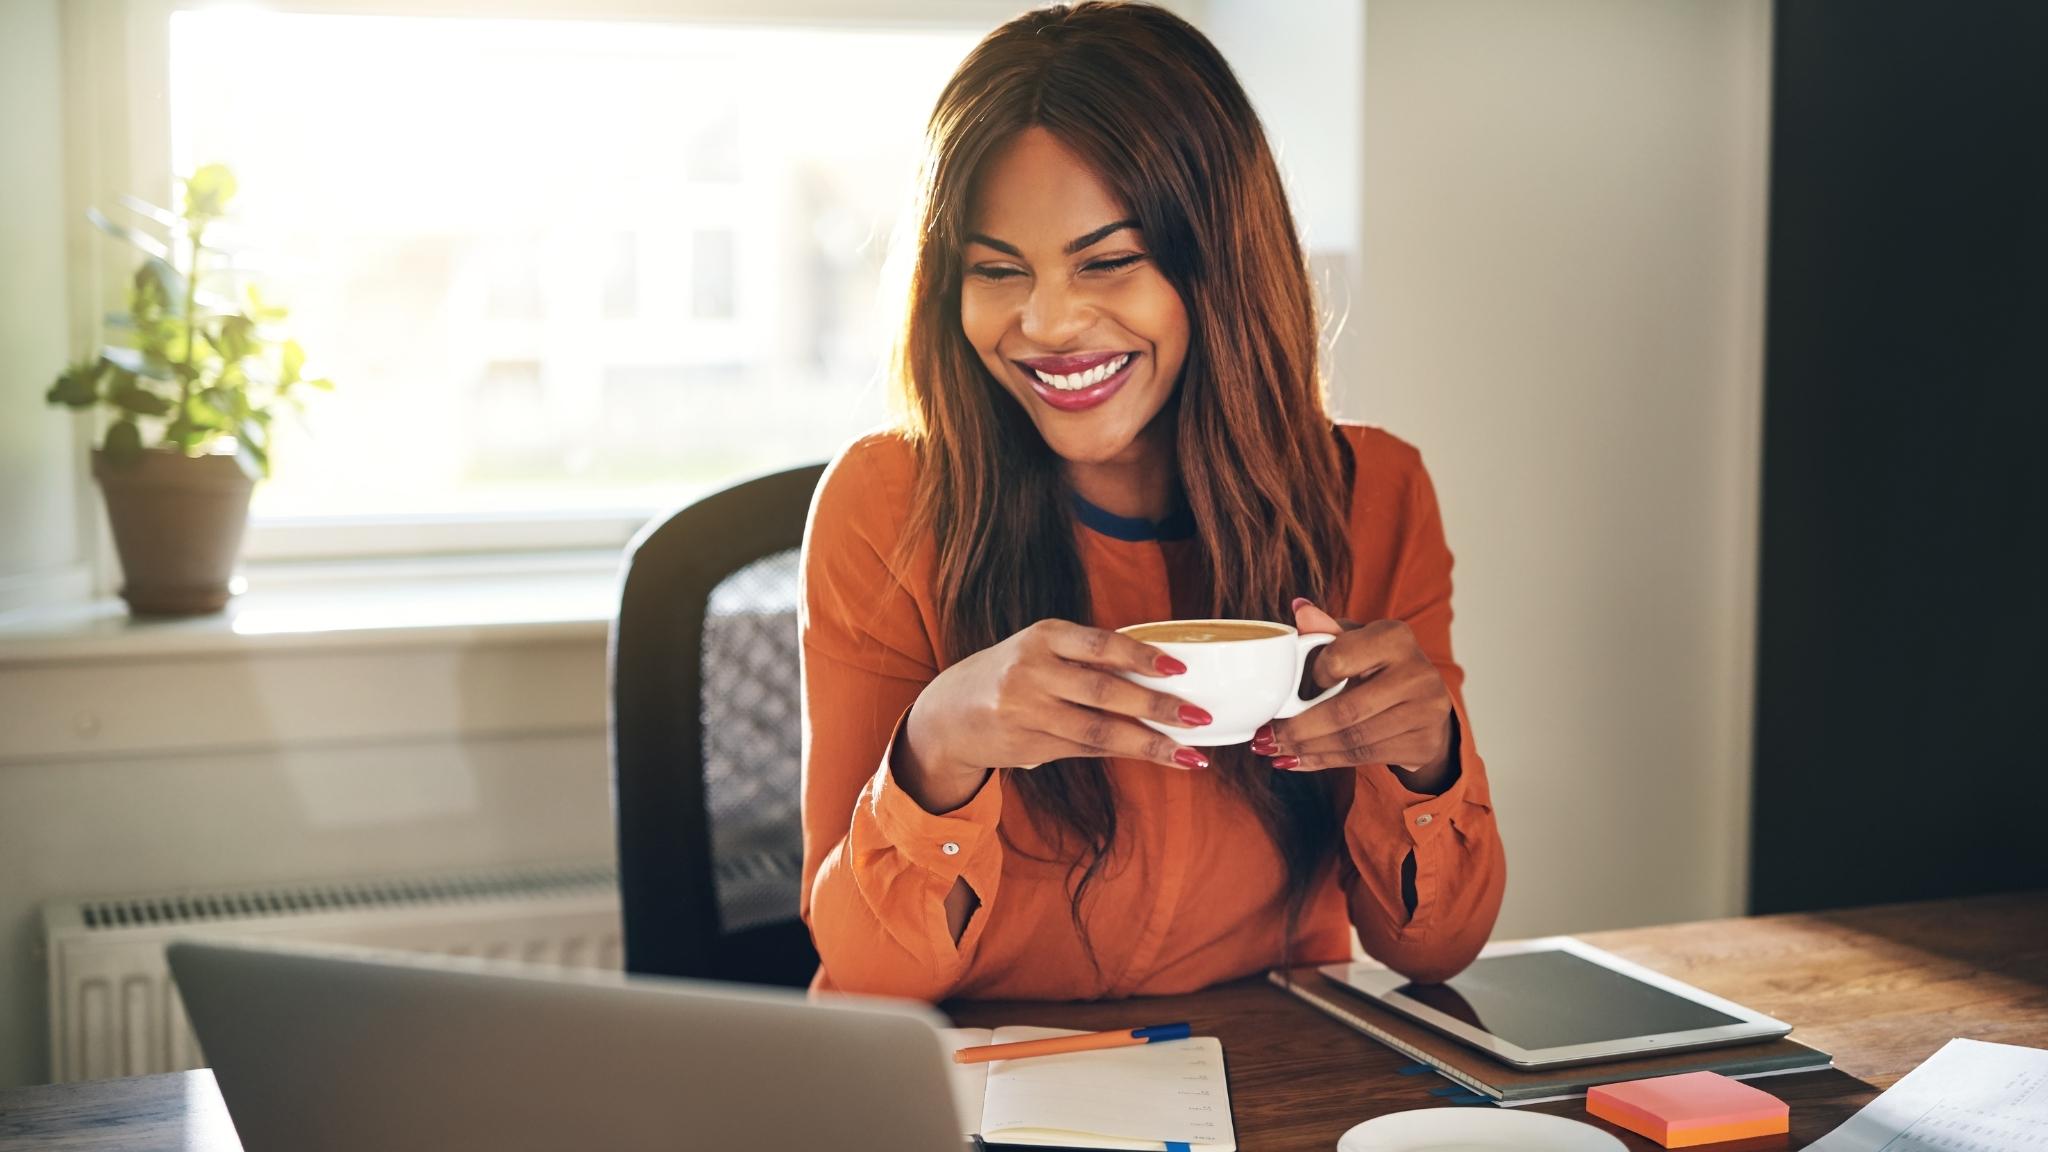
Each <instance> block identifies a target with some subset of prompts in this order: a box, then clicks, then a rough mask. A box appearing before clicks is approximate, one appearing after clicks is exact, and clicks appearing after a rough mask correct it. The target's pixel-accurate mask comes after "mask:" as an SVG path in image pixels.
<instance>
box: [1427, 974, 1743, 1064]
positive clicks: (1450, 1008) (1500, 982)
mask: <svg viewBox="0 0 2048 1152" xmlns="http://www.w3.org/2000/svg"><path fill="white" fill-rule="evenodd" d="M1394 994H1395V995H1398V996H1406V997H1408V998H1409V999H1411V1000H1415V1001H1419V1002H1420V1003H1423V1004H1426V1005H1428V1006H1429V1007H1431V1008H1434V1009H1436V1010H1437V1011H1439V1012H1441V1013H1443V1014H1444V1015H1446V1016H1449V1017H1451V1018H1452V1019H1455V1020H1463V1021H1464V1022H1465V1023H1467V1024H1470V1025H1472V1026H1473V1027H1475V1028H1478V1029H1480V1030H1482V1031H1485V1032H1491V1033H1492V1034H1494V1035H1495V1036H1498V1037H1500V1038H1501V1039H1503V1040H1506V1041H1507V1042H1508V1043H1510V1044H1514V1045H1516V1046H1518V1047H1521V1048H1527V1049H1536V1048H1561V1047H1566V1046H1569V1045H1573V1044H1594V1043H1598V1042H1600V1041H1603V1040H1623V1039H1627V1038H1628V1037H1631V1036H1650V1035H1654V1034H1656V1033H1659V1032H1689V1031H1691V1030H1693V1029H1695V1028H1716V1027H1720V1026H1722V1025H1727V1024H1740V1023H1742V1021H1741V1020H1739V1019H1737V1018H1735V1017H1733V1016H1730V1015H1728V1014H1727V1013H1725V1012H1716V1011H1715V1010H1713V1009H1712V1008H1708V1007H1706V1006H1704V1005H1701V1004H1695V1003H1693V1002H1692V1001H1691V1000H1687V999H1685V998H1684V997H1682V996H1675V995H1673V994H1671V993H1669V992H1666V991H1664V990H1663V989H1661V988H1654V987H1651V986H1650V985H1648V984H1644V983H1642V982H1640V981H1637V980H1633V979H1630V978H1629V977H1627V976H1624V975H1622V974H1621V973H1619V972H1616V971H1614V970H1612V969H1610V968H1603V967H1601V966H1600V965H1598V964H1595V963H1593V962H1592V961H1590V960H1585V959H1582V958H1580V957H1578V956H1574V955H1572V954H1571V953H1570V952H1522V953H1517V954H1514V955H1510V956H1485V957H1481V958H1480V959H1478V960H1475V961H1473V962H1472V966H1471V967H1470V968H1467V969H1465V970H1464V971H1463V972H1460V973H1459V974H1458V975H1456V976H1453V977H1452V978H1451V979H1450V982H1449V983H1446V984H1403V985H1401V986H1400V987H1399V988H1396V989H1394Z"/></svg>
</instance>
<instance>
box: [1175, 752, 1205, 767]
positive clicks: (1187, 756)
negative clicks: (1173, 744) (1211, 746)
mask: <svg viewBox="0 0 2048 1152" xmlns="http://www.w3.org/2000/svg"><path fill="white" fill-rule="evenodd" d="M1173 762H1174V763H1175V764H1178V765H1180V766H1181V767H1183V768H1207V767H1208V766H1209V758H1208V757H1207V756H1204V755H1202V754H1201V753H1200V752H1197V751H1195V750H1194V749H1193V748H1182V749H1181V750H1180V751H1178V752H1175V753H1174V754H1173Z"/></svg>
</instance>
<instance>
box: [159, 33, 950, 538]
mask: <svg viewBox="0 0 2048 1152" xmlns="http://www.w3.org/2000/svg"><path fill="white" fill-rule="evenodd" d="M978 34H979V33H978V32H977V31H974V30H971V29H962V30H959V31H957V32H932V31H919V32H899V31H886V32H884V31H858V30H855V31H848V30H844V29H840V28H833V29H793V28H783V27H777V28H773V29H768V28H759V29H752V28H734V27H730V26H717V27H710V26H704V27H700V26H692V25H681V24H654V25H649V24H631V25H625V24H604V23H595V22H585V21H513V20H475V19H428V18H413V17H367V16H327V15H293V14H278V13H261V12H250V11H246V10H243V11H219V10H216V11H201V12H180V13H177V14H175V15H174V16H173V17H172V21H171V53H172V61H171V64H172V69H171V75H172V84H171V93H170V96H171V115H172V124H173V155H174V160H175V163H176V166H177V168H178V170H179V171H180V172H187V171H190V170H191V169H192V168H194V167H196V166H198V165H200V164H204V163H211V162H214V161H221V162H225V163H227V164H230V165H232V166H233V167H234V169H235V172H236V175H237V176H238V178H239V182H240V187H241V192H240V195H239V197H238V200H237V208H238V214H239V221H238V224H239V225H240V227H239V228H238V232H239V233H241V234H245V235H247V236H249V237H251V238H253V239H255V240H256V241H257V242H259V243H260V249H259V250H258V251H256V252H254V253H252V256H253V257H254V259H253V260H252V263H258V264H260V266H261V267H262V268H263V269H264V270H265V280H264V284H265V287H266V288H267V289H268V290H269V292H270V294H271V295H273V296H275V297H278V298H280V299H281V300H282V301H283V302H284V303H286V304H288V305H289V306H291V308H292V318H291V320H290V325H291V332H292V335H294V336H295V337H296V338H297V339H299V340H300V342H301V343H303V344H304V345H305V347H306V349H307V352H308V353H309V356H310V358H311V360H310V362H309V367H314V366H317V367H318V368H319V369H320V370H321V372H322V373H323V374H325V375H328V376H331V377H333V379H334V380H335V381H336V383H337V389H336V390H335V392H333V393H332V394H330V395H324V396H318V397H315V401H316V402H315V404H314V405H313V411H312V413H311V415H310V417H309V421H308V423H309V424H310V429H309V430H307V431H305V432H301V431H300V430H299V429H297V428H295V427H284V428H281V429H280V430H279V432H278V435H277V437H276V441H277V442H276V444H275V446H274V451H273V456H274V460H275V468H276V472H275V477H274V479H273V480H272V481H271V482H270V483H268V484H265V485H263V486H262V487H261V488H260V489H259V491H258V494H257V503H256V513H257V516H258V518H259V521H260V520H261V519H263V518H274V517H298V516H325V515H336V516H358V515H380V514H402V513H417V512H489V511H522V510H532V511H543V510H545V511H560V510H564V509H574V508H578V507H585V508H592V509H596V508H607V509H610V508H621V507H626V508H653V507H659V506H663V505H666V504H669V503H672V502H674V501H676V500H678V499H683V498H686V497H687V496H688V495H689V494H690V493H692V492H694V491H697V490H700V489H702V488H704V487H706V486H709V485H715V484H717V483H721V482H723V481H725V480H727V479H730V478H732V477H733V476H735V475H738V474H742V473H746V472H751V471H757V470H761V469H767V468H773V467H779V466H783V465H787V464H794V463H798V462H801V461H805V460H815V459H822V458H824V457H825V456H826V455H828V454H829V453H830V452H831V451H832V450H833V449H834V448H835V447H837V446H838V445H839V444H840V443H842V442H843V441H844V440H845V439H846V438H848V437H849V436H852V435H853V434H855V433H857V432H859V431H861V430H862V429H864V428H867V427H870V426H872V425H874V424H875V423H877V422H878V421H880V420H882V419H884V418H885V417H886V415H887V411H886V407H885V404H884V398H883V396H882V392H881V389H880V388H879V386H878V384H877V380H878V379H879V375H878V373H879V369H880V366H881V364H882V362H883V358H884V354H885V351H886V344H887V341H888V339H889V336H890V332H889V320H890V317H889V316H888V309H889V308H890V307H891V306H893V304H894V302H893V301H886V302H885V301H880V300H878V299H877V288H878V286H879V283H878V281H879V275H880V270H881V264H882V259H883V256H884V254H885V252H886V249H887V245H888V238H889V233H890V230H891V229H892V227H894V226H895V224H896V223H897V214H898V213H899V212H900V211H901V209H902V205H903V204H904V203H905V201H906V200H907V198H908V196H909V191H910V184H911V180H912V179H913V177H914V172H915V167H916V162H917V149H918V145H919V138H920V134H921V131H922V129H923V125H924V119H925V117H926V115H927V114H928V113H929V112H930V110H931V105H932V103H933V101H934V100H935V99H936V98H937V94H938V90H939V88H940V87H941V85H943V83H944V82H945V78H946V77H947V75H948V74H950V72H951V71H952V69H953V68H954V67H955V65H957V64H958V62H959V61H960V59H961V58H962V57H963V56H964V55H965V54H966V52H967V50H968V49H969V48H970V47H972V45H973V43H974V41H975V39H976V38H977V36H978ZM820 94H829V95H820Z"/></svg>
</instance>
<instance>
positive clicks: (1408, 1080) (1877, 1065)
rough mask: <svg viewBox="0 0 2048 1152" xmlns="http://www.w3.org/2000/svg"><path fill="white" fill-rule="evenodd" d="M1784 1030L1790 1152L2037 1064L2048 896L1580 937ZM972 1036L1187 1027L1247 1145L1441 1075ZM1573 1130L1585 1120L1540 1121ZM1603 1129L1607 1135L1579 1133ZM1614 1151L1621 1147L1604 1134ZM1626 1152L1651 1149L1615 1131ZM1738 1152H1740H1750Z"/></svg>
mask: <svg viewBox="0 0 2048 1152" xmlns="http://www.w3.org/2000/svg"><path fill="white" fill-rule="evenodd" d="M1584 939H1586V940H1588V941H1589V942H1591V943H1594V944H1597V945H1599V946H1600V947H1602V948H1606V949H1608V950H1609V951H1612V952H1616V953H1619V954H1621V955H1623V956H1626V957H1628V958H1629V959H1631V960H1634V961H1637V962H1638V963H1641V964H1646V965H1648V966H1649V967H1652V968H1655V969H1657V970H1659V971H1661V972H1666V973H1669V974H1671V975H1673V976H1676V977H1678V978H1679V979H1682V980H1686V981H1688V982H1690V983H1693V984H1697V985H1699V986H1700V987H1702V988H1705V989H1707V990H1708V991H1710V992H1714V993H1717V994H1719V995H1722V996H1725V997H1728V998H1729V999H1732V1000H1736V1001H1739V1002H1741V1003H1744V1004H1747V1005H1749V1006H1750V1007H1752V1008H1755V1009H1757V1010H1758V1011H1761V1012H1766V1013H1769V1014H1770V1015H1772V1016H1776V1017H1778V1018H1779V1019H1781V1020H1788V1021H1790V1022H1791V1023H1792V1024H1793V1025H1794V1026H1795V1028H1796V1031H1795V1033H1794V1034H1795V1035H1797V1036H1798V1037H1799V1038H1800V1039H1802V1040H1805V1041H1807V1042H1808V1043H1811V1044H1814V1045H1816V1046H1818V1047H1820V1048H1824V1049H1826V1050H1828V1051H1829V1052H1832V1053H1834V1056H1835V1064H1836V1067H1835V1068H1834V1069H1832V1070H1828V1071H1823V1072H1807V1073H1800V1074H1798V1075H1792V1076H1779V1077H1773V1078H1771V1079H1770V1080H1769V1081H1767V1082H1765V1084H1764V1086H1765V1087H1766V1088H1768V1089H1769V1090H1770V1091H1771V1092H1772V1093H1774V1094H1776V1095H1778V1096H1779V1097H1781V1098H1783V1099H1784V1100H1786V1101H1788V1102H1789V1103H1790V1104H1791V1105H1792V1137H1791V1139H1790V1140H1789V1141H1778V1142H1776V1143H1766V1144H1764V1145H1761V1146H1762V1147H1773V1148H1776V1147H1783V1148H1799V1147H1803V1146H1805V1145H1806V1144H1807V1143H1809V1142H1810V1141H1812V1140H1814V1139H1816V1138H1818V1137H1819V1136H1820V1135H1822V1134H1823V1133H1825V1132H1827V1131H1829V1130H1830V1129H1832V1128H1834V1127H1835V1125H1837V1124H1839V1123H1841V1122H1842V1121H1843V1120H1844V1119H1846V1118H1847V1117H1848V1116H1849V1115H1850V1114H1851V1113H1853V1112H1855V1111H1856V1109H1858V1108H1860V1107H1862V1106H1863V1105H1864V1104H1866V1103H1868V1102H1869V1101H1870V1100H1871V1098H1872V1097H1874V1096H1876V1095H1877V1093H1878V1091H1880V1090H1881V1089H1883V1088H1885V1087H1888V1086H1889V1085H1890V1084H1891V1083H1892V1082H1893V1081H1895V1080H1897V1079H1898V1078H1899V1077H1900V1076H1902V1075H1904V1074H1905V1073H1906V1072H1908V1071H1910V1070H1911V1069H1912V1068H1913V1067H1914V1066H1915V1065H1916V1064H1918V1063H1920V1062H1921V1061H1922V1060H1925V1059H1926V1058H1927V1057H1929V1056H1931V1055H1933V1053H1934V1051H1935V1050H1936V1049H1937V1048H1940V1047H1941V1046H1942V1044H1944V1043H1946V1042H1947V1041H1948V1040H1949V1039H1950V1038H1951V1037H1954V1036H1969V1037H1973V1038H1975V1039H1979V1040H1992V1041H1998V1042H2001V1043H2007V1044H2027V1045H2032V1046H2035V1047H2048V893H2030V894H2024V895H2015V896H1999V897H1986V898H1981V899H1975V900H1961V901H1940V902H1935V903H1928V904H1900V905H1891V906H1887V907H1880V908H1864V909H1857V910H1854V911H1849V912H1830V913H1822V914H1816V915H1799V916H1773V917H1763V918H1758V919H1744V920H1722V921H1711V922H1706V923H1698V924H1675V925H1667V926H1664V927H1658V928H1638V929H1630V930H1628V931H1622V932H1596V933H1591V934H1588V935H1586V936H1585V937H1584ZM948 1007H949V1008H950V1009H952V1011H953V1015H954V1016H955V1017H956V1018H957V1019H958V1020H959V1021H960V1022H961V1023H963V1024H973V1025H983V1026H989V1025H996V1024H1048V1025H1063V1026H1068V1027H1076V1028H1111V1027H1118V1026H1126V1025H1129V1024H1131V1023H1133V1022H1143V1021H1164V1020H1187V1021H1189V1022H1191V1023H1192V1024H1193V1025H1194V1026H1195V1030H1196V1031H1197V1032H1198V1033H1207V1034H1212V1035H1215V1036H1219V1037H1221V1038H1222V1039H1223V1049H1224V1054H1225V1057H1226V1059H1227V1060H1228V1061H1229V1064H1230V1094H1231V1100H1232V1103H1233V1104H1234V1105H1235V1108H1234V1111H1235V1113H1236V1116H1235V1119H1236V1124H1237V1134H1238V1143H1239V1146H1240V1147H1242V1148H1244V1149H1246V1152H1288V1150H1293V1149H1300V1150H1303V1152H1308V1150H1314V1152H1329V1150H1330V1149H1332V1148H1333V1147H1335V1145H1336V1142H1337V1137H1338V1136H1339V1135H1340V1134H1341V1133H1343V1132H1344V1130H1345V1129H1347V1128H1349V1127H1351V1126H1352V1125H1353V1124H1356V1123H1358V1122H1359V1121H1361V1120H1364V1119H1367V1118H1369V1117H1372V1116H1376V1115H1379V1114H1381V1113H1384V1112H1391V1111H1399V1110H1401V1109H1407V1108H1426V1107H1430V1106H1432V1105H1436V1104H1438V1103H1439V1102H1438V1101H1437V1100H1436V1099H1435V1098H1434V1097H1431V1096H1430V1095H1428V1088H1429V1087H1431V1086H1433V1085H1434V1084H1440V1083H1443V1081H1440V1080H1436V1079H1435V1078H1434V1077H1420V1076H1415V1077H1406V1076H1401V1075H1398V1074H1397V1073H1396V1072H1395V1069H1397V1068H1399V1067H1401V1066H1403V1065H1404V1064H1406V1063H1407V1060H1406V1059H1405V1058H1404V1057H1401V1056H1398V1055H1396V1054H1395V1053H1394V1052H1392V1051H1390V1050H1388V1049H1385V1048H1382V1047H1380V1046H1379V1045H1377V1044H1375V1043H1373V1042H1372V1041H1371V1040H1369V1039H1367V1038H1366V1037H1364V1036H1362V1035H1360V1034H1358V1033H1356V1032H1353V1031H1351V1030H1350V1029H1348V1028H1346V1027H1344V1026H1343V1025H1341V1024H1338V1023H1337V1022H1336V1021H1334V1020H1330V1019H1328V1018H1326V1017H1324V1016H1322V1015H1321V1014H1319V1013H1317V1012H1316V1011H1315V1010H1314V1009H1312V1008H1310V1007H1309V1006H1308V1005H1306V1004H1303V1003H1301V1002H1300V1001H1298V1000H1295V999H1294V998H1292V997H1290V996H1287V995H1285V994H1284V993H1282V992H1280V991H1279V990H1277V989H1274V988H1271V987H1268V986H1267V985H1266V984H1265V983H1264V982H1263V981H1242V982H1239V983H1236V984H1230V985H1225V986H1223V987H1220V988H1212V989H1210V990H1208V991H1206V992H1200V993H1196V994H1194V995H1191V996H1176V997H1169V998H1164V999H1158V1000H1148V1001H1139V1002H1123V1003H1118V1002H1105V1003H1092V1004H957V1005H949V1006H948ZM1536 1107H1537V1108H1539V1109H1540V1110H1542V1111H1546V1112H1555V1113H1557V1114H1559V1115H1563V1116H1575V1117H1578V1118H1581V1119H1584V1118H1585V1116H1584V1110H1583V1108H1582V1107H1581V1105H1579V1104H1578V1103H1575V1102H1574V1103H1561V1104H1546V1105H1537V1106H1536ZM1590 1122H1591V1123H1595V1124H1599V1123H1601V1122H1600V1121H1597V1120H1595V1121H1590ZM1613 1130H1614V1131H1616V1132H1618V1133H1619V1129H1613ZM1619 1134H1620V1135H1621V1136H1622V1139H1623V1140H1624V1141H1625V1142H1626V1143H1627V1144H1628V1145H1629V1146H1630V1147H1631V1148H1638V1149H1648V1148H1654V1147H1655V1145H1654V1144H1651V1143H1650V1142H1649V1141H1647V1140H1644V1139H1642V1138H1641V1137H1638V1136H1635V1135H1632V1134H1629V1133H1619ZM1757 1146H1758V1145H1753V1144H1747V1143H1745V1144H1744V1145H1743V1147H1744V1148H1751V1147H1757ZM17 1148H22V1149H26V1148H36V1149H43V1150H48V1152H84V1150H91V1152H99V1150H103V1149H106V1150H111V1149H120V1150H122V1152H239V1149H240V1144H239V1142H237V1141H236V1139H235V1136H234V1131H233V1128H232V1127H231V1126H230V1125H229V1123H228V1119H227V1112H226V1110H225V1109H224V1108H223V1107H222V1106H221V1102H220V1095H219V1092H218V1090H217V1089H216V1088H215V1086H214V1081H213V1075H212V1073H210V1072H205V1071H200V1072H186V1073H179V1074H176V1075H171V1076H143V1077H138V1078H135V1079H132V1080H105V1081H99V1082H96V1083H87V1084H68V1085H56V1086H50V1087H41V1088H23V1089H15V1090H12V1091H8V1092H0V1149H8V1150H10V1152H11V1150H13V1149H17Z"/></svg>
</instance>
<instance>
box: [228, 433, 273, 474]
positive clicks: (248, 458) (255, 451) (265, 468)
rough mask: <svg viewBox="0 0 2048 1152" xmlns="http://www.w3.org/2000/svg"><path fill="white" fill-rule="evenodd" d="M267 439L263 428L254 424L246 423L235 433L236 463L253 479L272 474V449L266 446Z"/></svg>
mask: <svg viewBox="0 0 2048 1152" xmlns="http://www.w3.org/2000/svg"><path fill="white" fill-rule="evenodd" d="M267 439H268V438H267V436H265V434H264V432H263V430H262V429H261V428H259V427H257V426H255V425H253V424H244V425H242V428H241V431H239V432H237V433H235V463H237V464H240V465H241V466H242V471H243V472H245V473H247V474H248V476H249V479H251V480H261V479H264V478H265V477H267V476H269V475H270V451H269V449H268V448H266V447H264V443H265V441H266V440H267Z"/></svg>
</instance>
